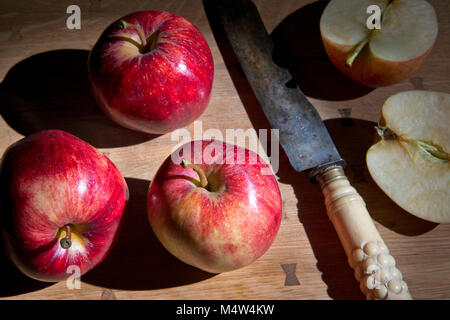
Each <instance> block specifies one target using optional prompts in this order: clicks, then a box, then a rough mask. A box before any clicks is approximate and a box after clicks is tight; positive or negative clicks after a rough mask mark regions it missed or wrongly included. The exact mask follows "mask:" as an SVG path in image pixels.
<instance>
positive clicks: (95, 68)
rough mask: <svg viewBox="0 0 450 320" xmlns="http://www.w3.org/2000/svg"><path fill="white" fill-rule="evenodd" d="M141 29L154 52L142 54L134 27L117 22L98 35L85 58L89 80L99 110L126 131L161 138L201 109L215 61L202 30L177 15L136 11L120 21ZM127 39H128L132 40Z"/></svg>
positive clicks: (184, 123)
mask: <svg viewBox="0 0 450 320" xmlns="http://www.w3.org/2000/svg"><path fill="white" fill-rule="evenodd" d="M120 20H125V21H126V22H127V23H131V24H134V25H139V26H140V27H141V28H142V31H143V33H144V34H145V36H146V37H147V39H149V37H150V36H151V35H152V34H154V33H155V32H156V33H157V37H156V42H155V44H154V48H153V50H151V51H148V52H140V49H139V47H138V46H139V44H140V40H139V37H138V35H137V33H136V31H134V30H132V29H125V30H119V28H118V21H117V22H114V23H113V24H111V25H110V26H109V27H108V28H107V29H106V30H105V31H104V33H103V34H102V35H101V37H100V38H99V40H98V41H97V43H96V45H95V46H94V48H93V49H92V50H91V53H90V55H89V64H88V66H89V79H90V83H91V86H92V92H93V95H94V98H95V99H96V101H97V104H98V105H99V106H100V108H101V109H102V110H103V111H104V112H105V113H106V114H107V115H108V116H110V117H111V118H112V119H113V120H114V121H116V122H117V123H118V124H120V125H122V126H124V127H127V128H129V129H133V130H137V131H143V132H147V133H152V134H163V133H167V132H170V131H172V130H175V129H177V128H181V127H184V126H186V125H188V124H189V123H191V122H193V121H194V120H195V119H197V118H198V117H200V115H201V114H202V113H203V112H204V111H205V109H206V107H207V106H208V103H209V98H210V94H211V90H212V84H213V78H214V62H213V58H212V54H211V51H210V49H209V46H208V43H207V42H206V40H205V39H204V37H203V35H202V34H201V32H200V31H199V30H198V29H197V28H196V27H195V26H194V25H193V24H191V23H190V22H189V21H187V20H186V19H184V18H183V17H181V16H178V15H175V14H171V13H168V12H162V11H151V10H149V11H140V12H136V13H133V14H130V15H128V16H126V17H123V18H122V19H120ZM130 39H131V40H130Z"/></svg>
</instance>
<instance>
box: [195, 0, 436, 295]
mask: <svg viewBox="0 0 450 320" xmlns="http://www.w3.org/2000/svg"><path fill="white" fill-rule="evenodd" d="M209 2H210V1H209V0H203V3H204V7H205V12H206V15H207V17H208V20H209V23H210V26H211V29H212V31H213V34H214V37H215V40H216V43H217V44H218V47H219V50H220V52H221V54H222V57H223V60H224V62H225V65H226V67H227V70H228V72H229V74H230V77H231V79H232V81H233V84H234V86H235V87H236V90H237V92H238V94H239V97H240V99H241V101H242V104H243V105H244V107H245V109H246V111H247V114H248V116H249V118H250V121H251V123H252V125H253V127H254V129H255V130H256V131H257V132H259V130H260V129H266V130H270V129H271V127H270V124H269V122H268V120H267V118H266V116H265V115H264V113H263V112H262V109H261V106H260V105H259V102H258V100H257V98H256V96H255V94H254V93H253V90H252V88H251V86H250V84H249V83H248V81H247V79H246V76H245V74H244V72H243V70H242V69H241V67H240V65H239V61H238V59H237V57H236V56H235V54H234V52H233V49H232V47H231V44H230V42H229V40H228V38H227V36H226V34H225V31H224V29H223V26H222V25H221V24H220V17H219V16H218V15H217V12H216V11H215V9H214V7H213V6H211V5H210V3H209ZM319 2H322V1H319ZM316 5H317V4H316ZM333 68H334V67H333ZM318 76H320V75H318ZM342 77H344V76H342ZM336 81H340V80H336ZM288 88H291V89H292V90H296V89H295V88H296V86H288ZM302 89H303V88H302ZM326 89H327V88H324V89H323V90H326ZM341 98H343V96H341ZM325 125H326V126H327V128H328V130H329V131H330V135H331V137H332V139H333V140H334V141H335V143H336V146H337V148H338V150H339V152H340V153H341V155H342V157H343V158H344V159H345V160H346V161H347V166H348V167H347V171H346V172H347V174H348V175H349V179H350V181H351V182H352V183H353V185H354V186H355V187H356V188H357V190H358V191H359V192H360V194H361V195H362V197H363V198H364V199H365V200H366V203H367V207H368V209H369V212H370V214H371V216H372V217H373V218H374V220H376V221H378V222H380V223H381V224H383V225H384V226H386V227H388V228H389V229H392V230H395V231H396V232H399V233H402V234H407V235H411V236H413V235H418V234H422V233H425V232H427V231H429V230H431V229H432V228H434V227H435V226H436V224H433V223H429V222H427V221H424V220H422V219H419V218H416V217H414V216H412V215H410V214H408V213H406V212H405V211H404V210H403V209H401V208H399V207H398V206H397V205H396V204H395V203H393V201H392V200H390V199H389V198H388V197H387V196H385V195H384V193H383V192H382V191H381V190H380V189H379V188H378V186H376V184H375V183H374V182H373V181H371V180H370V179H369V178H368V171H367V168H366V166H365V153H366V151H367V149H368V148H369V146H370V145H371V144H372V142H373V138H374V133H375V131H374V126H375V125H376V124H375V123H372V122H369V121H362V120H355V119H350V118H346V119H333V120H328V121H325ZM268 136H270V135H268ZM267 140H268V141H267V146H268V147H267V150H266V153H267V154H268V156H270V153H269V152H268V151H269V150H270V145H271V141H270V137H268V139H267ZM263 145H264V144H263ZM361 170H362V172H363V173H362V174H361ZM276 174H277V176H278V178H279V181H280V182H281V183H285V184H289V185H291V186H292V188H293V190H294V193H295V196H296V199H297V201H298V202H297V211H298V219H299V221H300V223H301V224H302V225H303V227H304V230H305V232H306V236H307V238H308V241H309V243H310V245H311V248H312V250H313V253H314V256H315V258H316V260H317V269H318V270H319V271H320V272H321V273H322V279H323V281H324V283H325V284H326V285H327V293H328V295H329V296H330V297H331V298H332V299H335V300H363V299H365V298H364V296H363V294H362V293H361V291H360V289H359V284H358V282H357V281H356V280H355V278H354V275H353V270H352V269H351V268H350V267H349V266H348V263H347V256H346V254H345V251H344V249H343V248H342V246H341V244H340V240H339V238H338V236H337V234H336V231H335V230H334V227H333V225H332V223H331V222H330V220H329V219H328V216H327V213H326V208H325V204H324V199H323V195H322V191H321V189H320V186H319V185H318V184H311V181H310V178H309V176H308V175H307V174H305V173H300V172H296V171H295V170H294V169H293V168H292V166H291V164H290V162H289V159H288V158H287V156H286V154H285V152H284V151H283V149H282V148H280V150H279V170H278V172H277V173H276ZM361 175H363V177H365V178H367V179H362V178H361ZM363 182H365V184H362V183H363ZM361 185H363V186H365V187H361ZM285 219H289V217H285ZM299 280H300V283H301V282H302V281H301V275H299Z"/></svg>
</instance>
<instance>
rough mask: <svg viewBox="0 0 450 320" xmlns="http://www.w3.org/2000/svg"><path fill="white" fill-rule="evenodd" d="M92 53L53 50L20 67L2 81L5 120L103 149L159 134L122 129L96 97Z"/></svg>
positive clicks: (0, 91)
mask: <svg viewBox="0 0 450 320" xmlns="http://www.w3.org/2000/svg"><path fill="white" fill-rule="evenodd" d="M88 56H89V51H88V50H71V49H67V50H53V51H47V52H43V53H39V54H36V55H34V56H31V57H29V58H26V59H24V60H22V61H20V62H19V63H17V64H16V65H14V66H13V67H12V68H11V69H10V70H9V71H8V73H7V74H6V76H5V78H4V80H3V82H2V83H1V84H0V110H1V115H2V117H3V119H4V120H5V121H6V122H7V123H8V125H9V126H10V127H11V128H13V129H14V130H16V131H17V132H19V133H20V134H22V135H24V136H28V135H30V134H32V133H34V132H37V131H40V130H46V129H60V130H64V131H67V132H69V133H71V134H73V135H75V136H77V137H79V138H80V139H82V140H84V141H86V142H88V143H90V144H91V145H93V146H94V147H97V148H113V147H122V146H128V145H134V144H138V143H142V142H145V141H148V140H150V139H153V138H155V137H157V135H150V134H146V133H142V132H137V131H133V130H130V129H127V128H124V127H121V126H120V125H118V124H116V123H115V122H114V121H112V120H111V119H110V118H108V117H107V116H106V115H105V114H104V113H103V112H102V110H101V109H100V108H99V107H98V106H97V104H96V102H95V100H94V99H93V97H92V95H91V91H90V84H89V79H88V72H87V61H88Z"/></svg>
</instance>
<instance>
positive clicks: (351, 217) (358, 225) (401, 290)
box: [316, 165, 411, 299]
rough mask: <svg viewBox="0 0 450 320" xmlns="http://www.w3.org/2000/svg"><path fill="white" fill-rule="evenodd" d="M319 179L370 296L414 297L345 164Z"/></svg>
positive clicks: (327, 170)
mask: <svg viewBox="0 0 450 320" xmlns="http://www.w3.org/2000/svg"><path fill="white" fill-rule="evenodd" d="M316 179H317V181H318V182H319V183H320V186H321V188H322V192H323V195H324V197H325V205H326V208H327V214H328V217H329V219H330V220H331V222H332V224H333V226H334V228H335V230H336V232H337V234H338V236H339V239H340V241H341V243H342V246H343V248H344V250H345V253H346V254H347V257H348V263H349V265H350V266H351V267H352V268H353V269H354V274H355V278H356V280H358V281H359V283H360V288H361V291H362V292H363V293H364V295H365V296H366V298H367V299H411V295H410V293H409V291H408V286H407V284H406V283H405V281H403V279H402V274H401V272H400V271H399V270H398V269H397V268H396V262H395V259H394V257H392V255H390V253H389V249H388V248H387V246H386V244H385V243H384V241H383V239H382V238H381V235H380V234H379V232H378V230H377V229H376V227H375V224H374V223H373V220H372V218H371V216H370V214H369V212H368V211H367V208H366V204H365V202H364V200H363V199H362V197H361V196H360V195H359V194H358V192H357V191H356V189H355V188H353V187H352V186H351V185H350V182H349V181H348V179H347V177H346V175H345V172H344V169H343V168H342V166H340V165H331V166H328V167H326V168H325V169H324V170H323V171H321V172H320V173H319V174H317V175H316Z"/></svg>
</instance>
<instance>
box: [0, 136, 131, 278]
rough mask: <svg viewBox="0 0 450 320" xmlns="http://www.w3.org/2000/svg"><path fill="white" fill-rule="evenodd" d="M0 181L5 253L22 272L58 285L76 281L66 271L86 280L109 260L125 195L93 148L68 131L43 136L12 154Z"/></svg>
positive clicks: (17, 147) (16, 146) (0, 171)
mask: <svg viewBox="0 0 450 320" xmlns="http://www.w3.org/2000/svg"><path fill="white" fill-rule="evenodd" d="M0 179H1V180H0V191H1V195H0V201H1V218H2V219H1V220H2V223H1V225H2V234H3V239H4V244H5V249H6V252H7V254H8V256H9V257H10V259H11V261H12V262H13V263H14V264H15V265H16V266H17V267H18V268H19V269H20V270H21V271H22V272H23V273H25V274H26V275H28V276H29V277H31V278H34V279H37V280H41V281H49V282H56V281H60V280H63V279H66V278H67V277H69V276H70V275H71V274H70V273H66V272H69V271H68V268H69V266H78V267H79V271H80V275H82V274H84V273H86V272H87V271H89V270H90V269H92V268H93V267H95V266H96V265H97V264H99V263H100V262H101V261H102V260H103V259H104V258H105V257H106V255H107V253H108V251H109V250H110V248H111V245H112V243H113V240H114V239H115V237H116V235H117V230H118V227H119V224H120V221H121V217H122V213H123V211H124V208H125V204H126V201H127V198H128V188H127V185H126V182H125V180H124V178H123V177H122V175H121V174H120V172H119V170H118V169H117V168H116V167H115V166H114V164H113V163H112V162H111V161H110V160H109V159H108V158H107V157H105V156H104V155H103V154H102V153H100V152H98V151H97V150H96V149H95V148H94V147H92V146H91V145H89V144H88V143H86V142H84V141H82V140H80V139H79V138H77V137H75V136H73V135H71V134H69V133H67V132H64V131H60V130H45V131H40V132H38V133H35V134H32V135H31V136H28V137H27V138H24V139H22V140H20V141H18V142H17V143H15V144H14V145H12V146H11V147H10V148H8V150H7V151H6V152H5V154H4V155H3V158H2V163H1V167H0ZM71 269H72V270H71V271H70V272H74V271H75V269H74V268H73V267H72V268H71Z"/></svg>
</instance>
